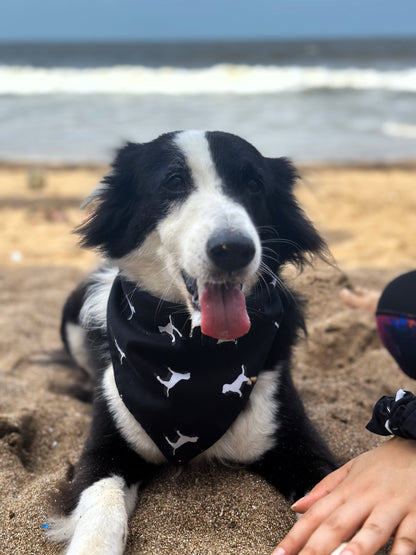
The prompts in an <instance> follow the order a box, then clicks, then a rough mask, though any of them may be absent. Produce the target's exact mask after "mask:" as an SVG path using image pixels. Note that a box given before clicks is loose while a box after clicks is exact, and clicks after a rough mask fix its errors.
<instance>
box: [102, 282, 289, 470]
mask: <svg viewBox="0 0 416 555" xmlns="http://www.w3.org/2000/svg"><path fill="white" fill-rule="evenodd" d="M246 302H247V311H248V313H249V315H250V319H251V328H250V331H249V332H248V333H247V334H246V335H245V336H243V337H241V338H239V339H238V340H235V341H226V342H224V341H221V340H217V339H213V338H211V337H208V336H206V335H203V334H201V331H200V328H195V329H193V330H192V329H191V322H190V318H189V314H188V313H187V311H186V308H185V307H184V306H183V305H177V304H173V303H169V302H165V301H161V300H160V299H158V298H156V297H152V296H151V295H149V294H148V293H146V292H144V291H140V290H139V289H137V288H136V286H135V285H134V284H133V283H131V282H129V281H127V280H125V279H124V278H122V277H121V276H119V277H117V278H116V280H115V282H114V284H113V288H112V291H111V294H110V298H109V303H108V312H107V319H108V333H109V343H110V352H111V358H112V362H113V367H114V376H115V381H116V384H117V388H118V391H119V394H120V398H121V399H122V400H123V402H124V404H125V405H126V407H127V408H128V410H129V411H130V412H131V413H132V415H133V416H134V417H135V418H136V420H137V421H138V422H139V423H140V424H141V425H142V427H143V428H144V430H145V431H146V432H147V434H148V435H149V436H150V437H151V438H152V440H153V441H154V442H155V443H156V445H157V446H158V447H159V449H160V450H161V451H162V453H163V454H164V455H165V457H166V458H167V459H168V460H171V461H174V462H177V463H185V462H187V461H189V460H190V459H192V458H193V457H195V456H197V455H198V454H200V453H202V452H203V451H205V450H206V449H208V448H209V447H210V446H211V445H213V444H214V443H215V442H216V441H217V440H218V439H219V438H220V437H221V436H222V435H223V434H224V433H225V432H226V431H227V429H228V428H229V427H230V425H231V424H232V423H233V421H234V420H235V419H236V418H237V416H238V415H239V413H240V412H241V411H242V410H243V408H244V407H245V405H246V403H247V400H248V398H249V395H250V393H251V391H252V389H253V387H254V384H255V382H256V379H257V376H258V374H259V372H260V371H261V370H263V364H264V363H265V361H266V358H267V355H268V353H269V351H270V348H271V346H272V343H273V341H274V338H275V336H276V333H277V331H278V328H279V324H280V322H281V320H282V317H283V307H282V303H281V299H280V296H279V293H278V291H277V289H276V288H274V287H273V285H270V286H267V287H266V286H263V287H260V286H259V287H258V288H257V289H256V294H255V295H252V296H250V297H248V298H247V300H246Z"/></svg>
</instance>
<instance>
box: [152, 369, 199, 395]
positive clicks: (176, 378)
mask: <svg viewBox="0 0 416 555" xmlns="http://www.w3.org/2000/svg"><path fill="white" fill-rule="evenodd" d="M168 370H169V372H170V373H171V376H170V378H169V379H168V380H162V378H161V377H160V376H156V379H157V380H158V381H159V382H160V383H161V384H163V385H164V386H165V388H166V397H169V392H170V390H171V389H172V387H175V385H176V384H177V383H179V382H180V381H182V380H190V379H191V373H190V372H186V373H184V374H182V373H181V372H175V371H174V370H172V369H171V368H168Z"/></svg>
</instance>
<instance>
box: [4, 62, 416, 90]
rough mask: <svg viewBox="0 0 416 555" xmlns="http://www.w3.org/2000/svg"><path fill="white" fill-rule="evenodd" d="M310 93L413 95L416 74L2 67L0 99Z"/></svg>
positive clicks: (321, 69)
mask: <svg viewBox="0 0 416 555" xmlns="http://www.w3.org/2000/svg"><path fill="white" fill-rule="evenodd" d="M313 89H330V90H337V89H352V90H371V89H379V90H384V91H397V92H407V93H415V92H416V68H410V69H409V68H408V69H403V70H395V71H393V70H384V71H383V70H376V69H363V68H354V67H351V68H343V69H334V68H328V67H324V66H313V67H309V66H262V65H255V66H248V65H233V64H218V65H214V66H212V67H209V68H203V69H185V68H183V69H182V68H177V67H160V68H149V67H145V66H113V67H106V68H86V69H79V68H41V67H31V66H0V94H3V95H7V94H8V95H41V94H130V95H145V94H165V95H196V94H246V95H249V94H272V93H284V92H302V91H308V90H313Z"/></svg>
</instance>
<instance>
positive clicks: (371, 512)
mask: <svg viewBox="0 0 416 555" xmlns="http://www.w3.org/2000/svg"><path fill="white" fill-rule="evenodd" d="M292 508H293V509H294V510H295V511H297V512H299V513H305V514H304V515H303V516H302V517H301V518H300V519H299V520H298V522H297V523H296V524H295V525H294V526H293V528H292V530H291V531H290V532H289V534H288V535H287V536H286V537H285V539H284V540H283V541H282V542H281V543H280V544H279V545H278V546H277V548H276V549H275V551H274V552H273V554H272V555H295V554H302V555H306V554H308V555H329V554H330V553H332V552H333V551H334V550H335V549H336V548H337V547H338V546H339V545H340V544H341V543H342V542H344V541H347V540H349V538H352V539H351V540H350V541H348V543H347V544H346V546H345V547H344V548H343V550H342V551H341V553H342V555H373V554H374V553H376V552H377V550H378V549H379V548H381V547H382V546H383V545H384V544H385V543H386V542H387V541H388V539H389V538H390V536H391V535H393V534H394V536H395V539H394V543H393V548H392V551H391V553H392V554H393V553H395V554H396V553H397V554H400V555H414V554H415V553H416V440H411V439H402V438H399V437H394V438H393V439H390V440H389V441H387V442H385V443H383V444H382V445H381V446H380V447H377V448H375V449H372V450H371V451H368V452H366V453H363V454H362V455H359V456H358V457H356V458H355V459H352V460H351V461H349V462H348V463H347V464H345V465H344V466H342V467H341V468H339V469H338V470H336V471H335V472H332V473H331V474H329V475H328V476H327V477H326V478H324V479H323V480H322V481H321V482H319V484H317V485H316V486H315V487H314V488H313V489H312V490H311V492H310V493H309V494H308V495H306V496H305V497H303V498H302V499H299V500H298V501H297V502H296V503H294V505H293V506H292ZM357 530H358V532H357Z"/></svg>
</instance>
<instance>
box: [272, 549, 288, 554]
mask: <svg viewBox="0 0 416 555" xmlns="http://www.w3.org/2000/svg"><path fill="white" fill-rule="evenodd" d="M273 555H286V551H285V550H284V549H283V547H278V548H277V549H276V551H274V552H273Z"/></svg>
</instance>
